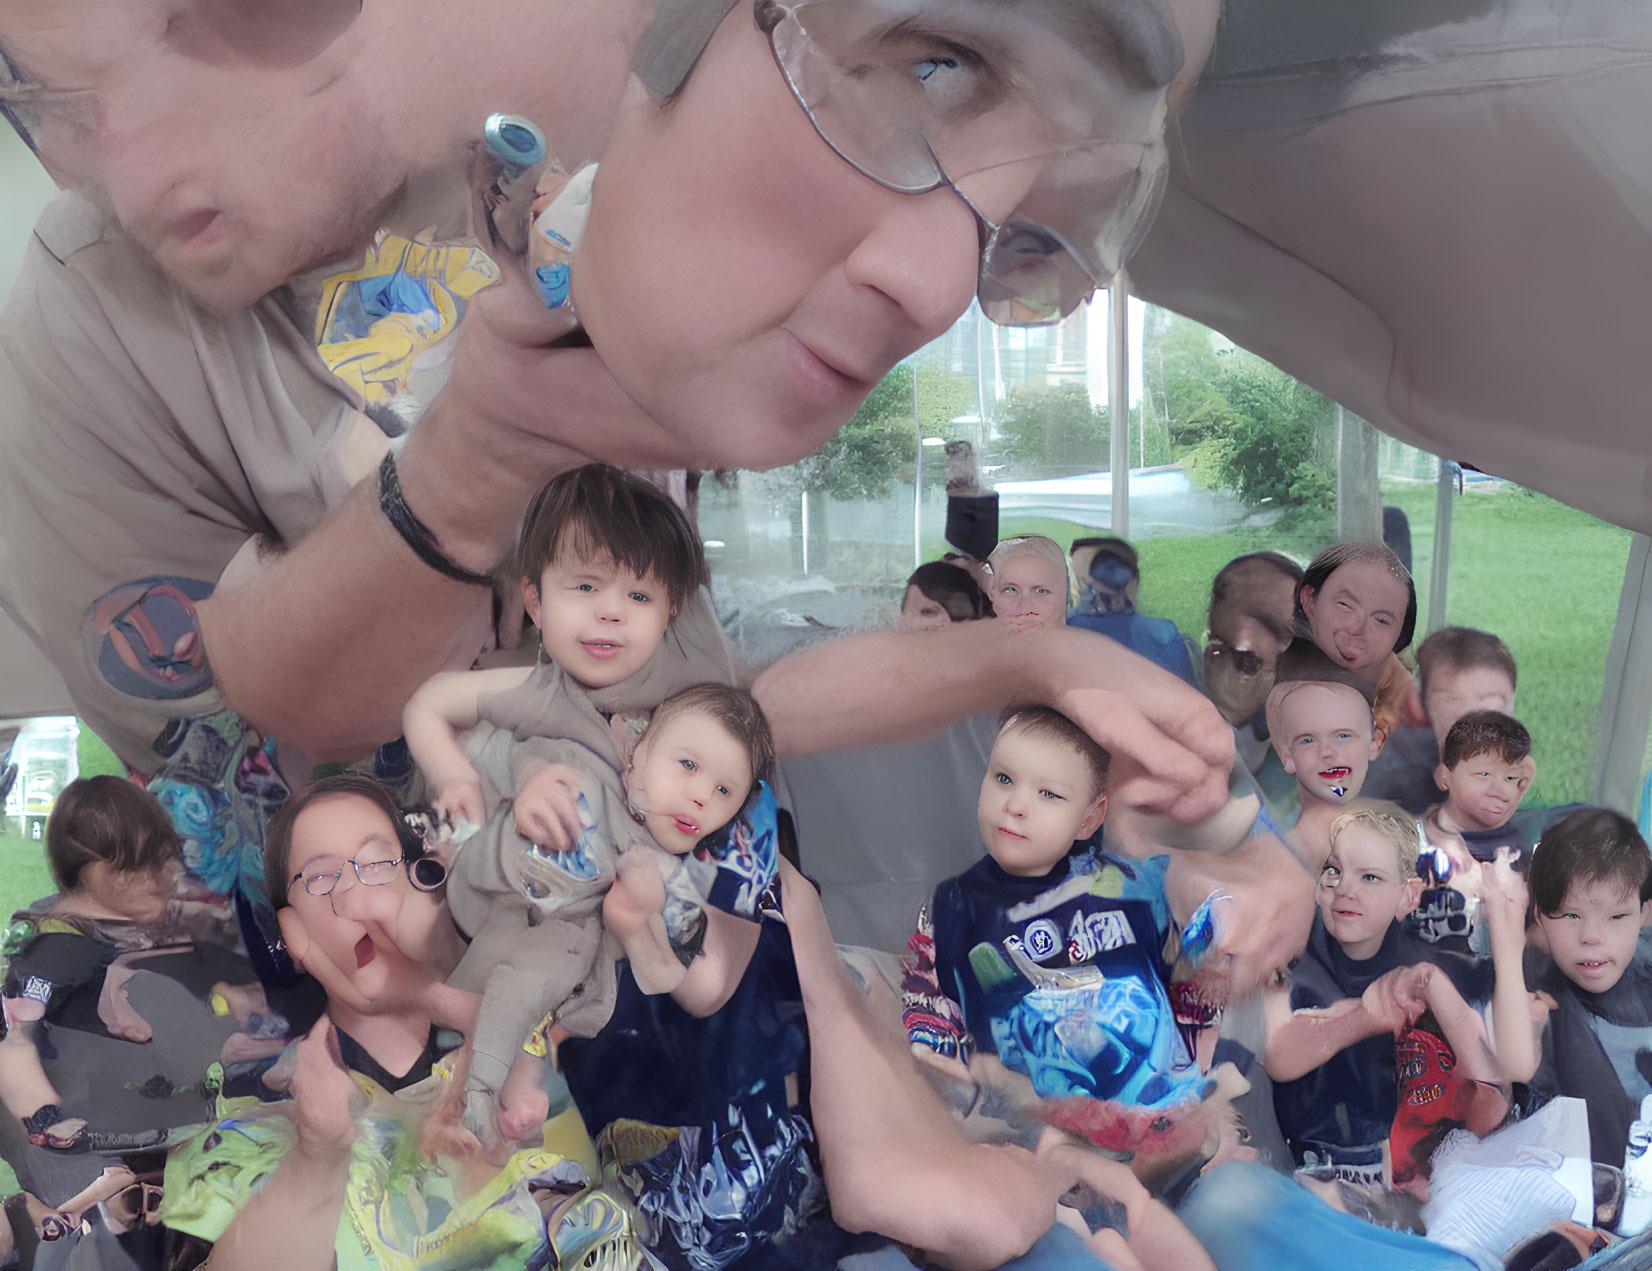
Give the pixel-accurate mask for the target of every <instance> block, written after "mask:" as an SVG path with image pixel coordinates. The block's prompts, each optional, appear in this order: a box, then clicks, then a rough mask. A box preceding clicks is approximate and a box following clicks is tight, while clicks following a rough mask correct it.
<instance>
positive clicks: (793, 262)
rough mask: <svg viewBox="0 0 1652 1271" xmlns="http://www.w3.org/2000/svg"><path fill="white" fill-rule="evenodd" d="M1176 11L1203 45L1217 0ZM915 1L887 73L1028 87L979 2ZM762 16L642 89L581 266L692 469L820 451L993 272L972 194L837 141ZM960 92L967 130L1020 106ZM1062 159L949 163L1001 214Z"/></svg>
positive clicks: (606, 331)
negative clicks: (859, 157) (975, 24)
mask: <svg viewBox="0 0 1652 1271" xmlns="http://www.w3.org/2000/svg"><path fill="white" fill-rule="evenodd" d="M867 7H868V8H869V9H871V10H872V11H873V12H874V13H877V12H879V11H878V10H877V9H875V8H873V7H872V6H867ZM1178 7H1179V9H1180V10H1182V11H1183V13H1184V15H1185V16H1186V23H1185V26H1184V36H1183V39H1184V43H1187V44H1188V46H1189V47H1190V49H1193V50H1195V51H1197V50H1200V49H1202V47H1203V44H1204V41H1205V39H1206V38H1207V33H1208V32H1209V31H1210V30H1213V24H1212V20H1213V17H1214V14H1213V13H1212V12H1211V11H1210V6H1209V5H1208V4H1207V3H1204V0H1178ZM820 8H830V6H820ZM912 8H914V9H916V10H919V11H920V12H919V13H918V14H917V15H916V17H918V18H921V22H920V21H916V20H914V21H909V22H906V21H903V22H886V21H882V20H880V22H879V23H878V25H879V26H882V27H885V28H887V29H888V34H887V35H886V36H885V37H884V38H883V39H882V40H881V41H879V42H877V43H878V49H877V57H876V58H875V59H873V60H877V61H878V62H879V64H880V65H884V66H887V65H888V64H889V62H890V59H896V60H901V61H903V62H904V65H905V66H906V67H907V68H908V69H909V70H910V73H911V74H912V75H913V76H914V78H915V79H916V80H917V81H919V82H922V83H927V82H928V81H929V79H930V78H933V79H934V80H935V89H934V91H936V92H943V93H950V92H953V91H960V90H958V85H959V84H960V82H962V81H968V80H970V79H972V78H973V80H974V81H975V82H976V84H977V86H980V85H987V86H990V85H991V84H992V83H994V82H996V83H998V84H999V85H1001V86H1008V85H1011V84H1013V83H1014V82H1015V81H1016V79H1017V75H1018V71H1017V69H1016V68H1015V67H1014V66H1012V65H1010V64H1007V63H1006V62H1005V57H1004V54H1003V52H1002V50H1001V49H999V48H997V47H995V46H994V45H990V44H980V43H979V42H972V37H971V35H970V33H969V30H968V28H967V27H965V26H963V25H962V22H963V19H962V17H961V16H960V15H961V12H962V11H963V10H964V9H965V8H966V6H962V5H956V4H930V5H914V6H912ZM988 8H993V7H992V6H988ZM995 11H996V10H995ZM753 19H754V6H753V4H752V3H751V0H741V2H740V3H737V4H735V5H734V6H733V8H732V9H731V10H730V12H729V14H728V16H727V17H726V18H725V19H724V20H723V22H722V24H721V25H720V26H719V27H718V29H717V31H716V33H715V34H714V35H713V37H712V39H711V41H710V43H709V44H708V45H707V47H706V49H705V50H704V52H703V54H702V55H701V57H700V59H699V61H698V63H697V65H696V66H695V68H694V70H693V73H692V74H691V75H690V76H689V77H688V79H687V81H686V83H685V84H684V85H683V86H682V89H681V91H680V92H679V93H678V95H677V96H676V97H675V99H674V100H672V101H671V102H670V103H669V105H666V106H664V107H662V106H661V105H660V104H659V103H657V102H656V101H655V100H653V99H652V98H651V97H650V96H649V95H648V94H647V92H646V91H644V90H643V89H642V88H641V86H640V84H635V83H634V84H633V85H632V87H631V90H630V91H629V92H628V94H627V98H626V103H625V105H624V107H623V108H622V110H621V112H620V116H619V118H618V120H617V121H616V125H615V130H614V135H613V138H612V140H611V142H610V144H609V146H608V149H607V150H606V152H605V153H604V155H603V159H602V165H601V168H600V170H599V172H598V174H597V178H596V183H595V187H594V189H593V191H592V198H591V215H590V220H589V222H588V223H587V226H586V229H585V232H584V236H583V237H582V239H581V241H580V245H579V253H578V258H577V260H576V262H575V265H574V269H573V298H574V303H575V305H576V306H577V308H578V311H579V314H580V317H581V319H582V321H583V322H584V325H585V329H586V331H587V332H588V333H589V335H590V337H591V340H592V342H593V344H594V345H595V347H596V350H597V352H598V353H599V354H600V355H601V356H602V359H603V361H604V363H605V364H606V365H607V366H608V368H609V369H610V370H611V371H612V373H613V375H614V377H615V379H616V380H617V381H618V382H619V384H620V386H621V387H622V388H623V389H624V390H625V391H626V392H627V393H628V394H629V395H630V396H631V397H632V398H633V399H634V400H635V401H636V402H637V403H638V404H639V405H640V406H642V408H643V409H644V410H646V411H647V412H648V413H649V414H650V415H651V416H653V417H654V418H655V419H656V420H658V421H659V422H660V423H661V424H662V425H663V426H664V427H665V428H666V429H667V430H668V431H669V432H671V433H672V434H673V435H674V436H675V437H676V438H677V439H678V440H679V442H680V443H681V446H682V452H681V459H682V462H683V464H684V466H692V467H702V468H717V467H744V468H759V469H761V468H771V467H775V466H777V465H780V464H784V463H789V462H793V461H795V460H797V459H799V458H801V457H802V456H804V455H806V454H808V453H810V452H812V451H813V450H815V449H817V448H818V447H819V446H820V445H821V444H822V443H823V442H825V441H826V440H827V439H828V438H829V437H831V436H832V435H833V433H835V432H836V431H837V429H838V428H839V427H841V426H842V425H843V424H844V422H846V421H847V420H848V418H849V416H850V415H851V414H852V413H853V412H854V410H855V408H856V407H857V406H858V405H859V404H860V403H861V402H862V401H863V400H864V399H865V397H866V395H867V394H868V393H869V392H870V391H871V389H872V388H873V387H874V386H875V385H877V383H878V382H879V381H880V380H881V379H882V378H883V377H884V375H885V374H887V373H888V371H889V370H890V369H891V368H892V367H893V366H894V365H895V363H896V362H898V361H899V360H900V359H901V358H903V357H905V356H906V355H907V354H909V353H911V352H912V351H913V350H915V349H917V348H920V347H921V346H922V345H924V344H926V343H927V342H929V341H930V340H933V339H935V338H936V337H938V336H939V335H941V334H942V333H943V332H944V331H946V329H947V328H948V327H949V326H950V325H951V324H952V322H953V321H954V320H955V319H956V318H957V317H958V316H959V315H960V314H962V313H963V312H964V310H965V308H966V307H967V306H968V305H969V302H970V299H971V297H972V296H973V295H974V293H975V290H976V283H977V277H978V273H979V269H980V261H981V238H980V231H979V223H978V221H977V218H976V216H975V214H974V213H972V212H971V210H970V208H969V206H967V205H966V204H965V203H964V201H963V200H962V199H961V198H959V197H958V195H957V194H956V193H954V192H953V191H952V190H950V189H946V188H944V187H943V188H940V189H936V190H933V191H931V192H930V193H927V194H917V195H914V194H900V193H895V192H894V191H892V190H890V189H887V188H884V187H883V186H880V185H879V184H878V183H877V182H875V181H873V180H872V179H871V178H869V177H867V176H865V175H864V174H863V173H862V172H860V171H858V170H857V169H856V168H854V167H853V166H851V165H850V164H849V163H848V162H846V161H845V160H844V159H843V158H842V157H840V156H839V155H838V154H837V153H835V152H834V150H833V149H832V147H831V146H829V145H828V144H827V142H826V141H824V140H823V139H822V137H821V136H820V135H819V134H818V133H817V132H816V131H815V128H814V126H813V125H812V124H811V123H810V120H809V117H808V116H807V115H806V114H805V113H804V111H803V109H802V108H801V107H800V105H799V104H798V101H797V100H796V99H795V98H794V97H793V95H792V93H791V91H790V89H789V88H788V86H787V83H786V80H785V78H784V76H783V75H782V73H781V70H780V68H779V67H778V66H777V65H776V61H775V57H774V55H773V53H772V52H771V50H770V47H769V41H768V38H767V36H766V35H765V33H764V32H763V31H761V30H759V29H758V27H757V24H756V22H755V21H754V20H753ZM1025 20H1026V21H1027V22H1029V23H1030V22H1032V21H1033V18H1032V17H1030V16H1029V17H1027V18H1026V19H1025ZM1189 32H1191V34H1190V33H1189ZM1188 61H1189V62H1190V63H1191V65H1192V66H1193V67H1196V66H1197V65H1198V64H1199V62H1200V61H1202V57H1198V56H1194V57H1190V58H1189V59H1188ZM1034 64H1038V65H1040V68H1041V70H1043V69H1044V64H1041V63H1034ZM1084 71H1085V74H1087V75H1089V76H1091V77H1095V76H1098V75H1099V76H1105V75H1106V74H1107V72H1106V71H1105V70H1100V71H1098V70H1097V69H1096V68H1095V67H1094V66H1093V65H1091V66H1087V67H1085V68H1084ZM820 73H821V74H822V75H823V76H829V75H830V74H833V73H837V72H836V71H835V70H834V71H826V70H822V71H821V72H820ZM1052 74H1053V72H1052ZM1188 74H1189V76H1191V74H1192V70H1191V69H1190V70H1189V71H1188ZM852 80H853V73H852V72H851V73H850V77H849V81H846V82H852ZM961 91H963V92H964V94H965V95H966V97H967V99H968V100H967V102H966V105H967V106H968V109H969V111H973V112H974V113H971V114H969V116H968V118H966V119H963V120H962V122H961V123H959V124H958V125H957V126H959V127H964V128H971V129H982V130H991V129H993V128H996V127H1001V124H1000V120H1001V118H1003V117H1004V115H1005V113H1006V112H1004V111H1000V110H998V109H996V108H994V107H993V106H992V105H991V104H990V102H989V103H988V104H987V105H985V106H983V107H982V108H980V109H979V110H976V107H975V106H974V104H973V103H976V102H979V101H982V100H985V99H984V98H983V96H982V94H981V93H979V92H975V91H972V90H971V89H969V88H968V87H965V88H964V89H962V90H961ZM853 96H854V95H853V94H848V95H840V99H841V100H853ZM833 104H834V106H836V105H838V104H839V102H836V101H835V102H834V103H833ZM943 105H944V103H943ZM955 113H956V114H959V115H962V114H964V113H966V112H965V111H963V110H959V111H956V112H955ZM889 125H890V121H889V120H888V119H887V118H884V117H882V116H880V115H879V113H878V109H877V103H876V102H873V103H872V104H871V106H870V107H869V110H868V111H866V112H863V113H862V116H861V117H860V120H859V127H860V130H861V131H866V130H868V129H869V130H870V131H871V132H872V133H874V134H875V133H877V130H878V129H879V128H882V129H883V130H884V134H885V135H887V134H888V133H889V132H890V127H889ZM1085 126H1088V121H1086V124H1085ZM847 127H848V129H849V131H850V132H854V131H856V125H854V124H851V125H847ZM1046 166H1047V165H1046V163H1045V162H1044V159H1043V158H1040V159H1039V160H1037V161H1022V162H1014V163H1005V164H1003V165H1000V166H998V167H995V168H993V169H992V170H990V171H987V172H983V173H974V174H968V175H967V176H966V174H964V173H949V175H950V176H952V177H953V178H954V179H955V180H958V181H959V184H960V187H961V188H964V189H965V191H966V192H967V193H968V195H969V197H970V199H971V200H972V202H973V203H974V205H975V206H976V207H977V208H978V209H979V211H980V213H981V214H982V215H983V216H985V217H987V218H988V219H991V220H1002V219H1004V218H1005V217H1007V216H1008V214H1009V213H1010V212H1011V211H1013V210H1014V209H1015V208H1016V207H1017V206H1018V205H1020V204H1021V203H1022V201H1023V199H1024V198H1025V197H1026V195H1027V193H1028V192H1029V190H1031V189H1032V188H1033V187H1034V185H1035V183H1036V182H1037V181H1038V179H1039V177H1040V175H1041V173H1042V172H1043V171H1044V169H1045V167H1046ZM735 386H737V387H735Z"/></svg>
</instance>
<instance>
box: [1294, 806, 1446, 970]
mask: <svg viewBox="0 0 1652 1271" xmlns="http://www.w3.org/2000/svg"><path fill="white" fill-rule="evenodd" d="M1421 890H1422V880H1421V879H1420V878H1418V877H1417V876H1416V871H1414V870H1413V871H1411V872H1410V873H1409V875H1407V874H1405V873H1403V872H1402V871H1401V869H1400V863H1399V858H1398V853H1397V852H1396V851H1395V850H1394V845H1393V844H1392V843H1390V842H1389V841H1388V840H1387V839H1386V838H1385V837H1384V836H1383V834H1382V833H1381V831H1379V830H1376V829H1374V828H1372V827H1371V826H1369V825H1359V824H1354V825H1346V826H1344V827H1343V829H1342V833H1340V834H1338V835H1337V837H1336V842H1334V843H1333V844H1331V855H1330V857H1329V859H1327V860H1326V862H1325V868H1324V870H1323V871H1321V873H1320V875H1319V913H1320V916H1321V917H1322V918H1323V919H1324V920H1325V930H1326V931H1328V932H1330V934H1331V938H1332V939H1333V940H1335V941H1336V942H1337V943H1338V944H1340V945H1341V946H1342V951H1343V952H1344V953H1346V954H1347V955H1348V956H1349V957H1350V958H1353V959H1354V960H1355V961H1356V962H1363V961H1365V960H1366V959H1367V958H1371V957H1375V956H1376V954H1377V951H1378V950H1379V949H1381V948H1382V941H1383V937H1384V936H1386V935H1387V934H1388V926H1389V924H1390V923H1392V922H1394V921H1395V920H1396V919H1399V918H1403V917H1405V915H1406V914H1408V913H1410V912H1411V911H1412V910H1413V909H1414V908H1416V905H1417V897H1418V896H1419V895H1420V894H1421Z"/></svg>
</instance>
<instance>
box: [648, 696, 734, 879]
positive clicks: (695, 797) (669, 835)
mask: <svg viewBox="0 0 1652 1271" xmlns="http://www.w3.org/2000/svg"><path fill="white" fill-rule="evenodd" d="M751 783H752V773H751V753H750V752H749V751H748V750H747V749H746V747H745V746H744V745H743V744H742V743H741V741H740V739H739V738H738V737H736V736H735V735H734V734H733V733H731V732H729V730H728V729H727V728H725V727H723V725H722V724H720V723H719V722H718V721H717V720H716V719H714V718H712V717H711V716H710V715H707V714H705V713H703V712H701V711H686V712H684V713H683V714H681V715H673V716H671V717H669V718H667V719H666V721H665V723H663V724H658V725H655V726H654V727H652V728H650V729H649V730H648V731H647V732H646V733H645V734H643V738H642V740H641V741H640V742H638V743H637V750H636V753H635V754H634V755H633V756H632V758H631V767H630V769H629V771H628V772H627V773H626V778H625V791H626V797H627V798H628V799H629V800H630V803H631V806H632V807H633V808H635V809H636V810H637V811H639V812H641V813H642V814H643V816H644V819H645V821H646V823H647V825H648V832H649V833H650V834H652V835H653V836H654V841H655V842H656V843H658V844H659V845H660V846H661V847H663V848H665V850H666V851H668V852H671V853H672V854H674V855H676V856H683V855H686V854H687V853H689V852H692V851H693V850H694V848H695V846H696V845H697V844H698V843H699V842H700V840H701V839H703V838H704V837H705V836H706V835H708V834H710V833H712V832H713V831H715V830H720V829H722V828H723V826H725V825H727V824H728V823H729V822H730V821H731V820H733V819H734V814H735V813H736V812H738V811H739V810H740V807H741V805H742V804H744V803H745V801H746V796H747V795H749V794H750V793H751Z"/></svg>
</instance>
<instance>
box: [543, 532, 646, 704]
mask: <svg viewBox="0 0 1652 1271" xmlns="http://www.w3.org/2000/svg"><path fill="white" fill-rule="evenodd" d="M666 595H667V592H666V587H665V583H664V582H663V581H662V580H661V579H660V578H659V576H658V575H656V574H648V575H638V574H633V573H632V572H631V571H630V570H628V569H625V568H624V567H616V566H615V565H614V564H613V562H612V561H592V560H580V559H577V558H575V557H574V556H573V554H572V553H571V552H562V553H560V554H559V555H558V557H557V559H556V560H554V561H552V562H551V563H550V565H549V566H547V567H546V569H545V572H544V573H543V574H542V575H541V576H540V579H539V586H538V587H537V588H536V587H534V586H533V585H532V584H531V583H529V582H528V581H527V580H526V579H524V580H523V583H522V599H523V603H524V605H525V606H526V608H527V611H528V617H530V618H532V619H533V621H534V624H535V625H536V626H538V628H539V631H540V635H541V638H542V640H543V642H544V645H545V653H546V655H547V656H548V657H549V658H550V659H551V661H553V662H555V663H556V664H557V665H558V666H560V667H561V668H562V669H563V670H564V671H566V672H567V673H568V674H569V675H571V676H573V677H574V679H576V680H577V681H579V683H581V684H583V685H584V686H585V687H586V688H608V687H609V686H610V685H613V684H618V683H619V682H620V681H621V680H624V679H629V678H630V677H631V676H633V675H635V674H636V673H637V672H638V671H640V670H642V668H643V665H644V664H645V663H646V662H647V661H648V659H649V658H651V657H653V656H654V650H655V649H657V648H659V647H660V641H661V639H663V638H664V636H665V629H666V628H667V627H668V626H670V625H671V619H672V618H673V617H674V616H675V615H674V614H673V613H672V612H671V604H670V602H669V601H668V600H667V599H666Z"/></svg>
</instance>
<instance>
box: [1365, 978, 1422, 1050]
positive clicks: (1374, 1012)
mask: <svg viewBox="0 0 1652 1271" xmlns="http://www.w3.org/2000/svg"><path fill="white" fill-rule="evenodd" d="M1436 972H1437V968H1436V967H1434V966H1432V965H1431V964H1429V963H1426V962H1421V963H1418V964H1417V965H1416V966H1402V967H1395V968H1394V969H1393V970H1392V971H1390V972H1389V973H1388V974H1387V975H1384V976H1382V977H1381V978H1380V979H1378V980H1375V981H1373V982H1372V984H1371V986H1370V987H1369V988H1367V989H1366V990H1365V992H1364V994H1363V995H1361V997H1360V1005H1361V1006H1362V1007H1364V1008H1365V1013H1366V1014H1367V1015H1369V1016H1370V1017H1371V1019H1372V1020H1373V1021H1374V1022H1376V1023H1379V1024H1381V1025H1382V1027H1383V1031H1384V1032H1390V1033H1393V1034H1394V1035H1395V1036H1396V1037H1397V1036H1399V1034H1401V1033H1403V1032H1404V1031H1405V1030H1406V1029H1408V1028H1410V1027H1411V1026H1412V1025H1413V1024H1415V1023H1416V1022H1417V1020H1418V1019H1419V1018H1420V1017H1421V1016H1422V1013H1423V1012H1424V1011H1425V1010H1427V1009H1428V988H1429V984H1430V983H1431V982H1432V981H1433V979H1434V976H1435V974H1436Z"/></svg>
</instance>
